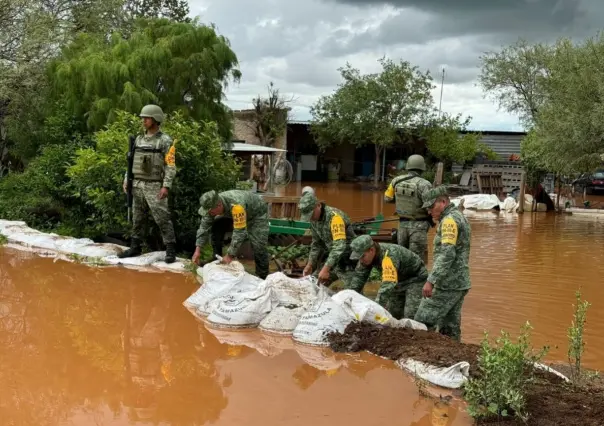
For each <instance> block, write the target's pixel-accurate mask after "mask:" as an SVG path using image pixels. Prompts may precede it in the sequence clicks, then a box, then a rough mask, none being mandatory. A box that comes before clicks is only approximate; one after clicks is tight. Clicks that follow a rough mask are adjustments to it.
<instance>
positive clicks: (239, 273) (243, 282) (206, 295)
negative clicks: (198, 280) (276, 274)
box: [184, 261, 262, 316]
mask: <svg viewBox="0 0 604 426" xmlns="http://www.w3.org/2000/svg"><path fill="white" fill-rule="evenodd" d="M197 273H198V274H199V275H200V276H202V277H203V285H202V286H201V287H200V288H199V290H197V291H196V292H195V293H194V294H193V295H191V296H190V297H189V298H188V299H187V300H185V302H184V305H185V306H186V307H187V308H189V309H195V310H196V312H197V314H198V315H201V316H207V315H209V314H210V313H211V312H212V310H213V309H214V308H215V306H209V303H210V302H211V301H213V300H215V299H217V298H219V297H222V296H226V295H228V294H233V293H241V292H248V291H251V290H254V289H256V288H257V287H258V286H259V285H260V283H262V280H261V279H260V278H258V277H255V276H253V275H251V274H248V273H247V272H245V269H244V268H243V265H242V264H241V263H239V262H232V263H230V264H229V265H224V264H220V263H218V262H217V261H216V262H212V263H207V264H206V265H204V267H203V268H200V269H198V270H197Z"/></svg>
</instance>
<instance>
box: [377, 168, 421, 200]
mask: <svg viewBox="0 0 604 426" xmlns="http://www.w3.org/2000/svg"><path fill="white" fill-rule="evenodd" d="M409 176H413V178H419V179H418V184H417V185H418V189H419V194H418V196H419V197H420V200H423V195H424V194H425V192H426V191H429V190H431V189H432V184H431V183H430V182H429V181H427V180H426V179H424V178H422V177H421V176H420V175H419V174H418V173H416V172H413V171H410V172H409V173H407V174H404V175H400V176H395V177H394V178H393V179H392V181H391V182H390V185H388V188H387V189H386V192H384V201H386V202H387V203H394V202H395V188H396V185H397V184H398V183H399V182H400V181H401V180H403V179H406V178H407V177H409ZM413 178H412V179H413Z"/></svg>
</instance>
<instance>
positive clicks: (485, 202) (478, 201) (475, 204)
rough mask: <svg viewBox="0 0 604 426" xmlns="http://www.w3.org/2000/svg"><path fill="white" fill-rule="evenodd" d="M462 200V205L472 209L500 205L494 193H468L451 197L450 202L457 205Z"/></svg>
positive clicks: (484, 208)
mask: <svg viewBox="0 0 604 426" xmlns="http://www.w3.org/2000/svg"><path fill="white" fill-rule="evenodd" d="M461 200H463V207H464V208H466V209H474V210H492V209H494V208H495V207H501V204H500V202H499V198H498V197H497V195H495V194H470V195H462V196H461V197H455V198H451V203H453V204H454V205H455V206H459V204H460V202H461Z"/></svg>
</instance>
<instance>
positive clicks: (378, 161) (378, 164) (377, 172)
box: [373, 144, 384, 189]
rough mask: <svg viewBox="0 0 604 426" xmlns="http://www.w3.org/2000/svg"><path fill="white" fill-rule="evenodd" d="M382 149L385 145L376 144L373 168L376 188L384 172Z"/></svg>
mask: <svg viewBox="0 0 604 426" xmlns="http://www.w3.org/2000/svg"><path fill="white" fill-rule="evenodd" d="M382 149H384V147H382V146H379V145H377V144H376V145H375V165H374V169H373V187H374V188H375V189H377V188H379V183H378V182H379V181H380V176H381V173H382V158H381V157H382Z"/></svg>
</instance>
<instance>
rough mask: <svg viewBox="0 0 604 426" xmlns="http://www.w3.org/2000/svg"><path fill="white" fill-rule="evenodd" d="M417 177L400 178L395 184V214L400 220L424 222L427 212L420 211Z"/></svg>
mask: <svg viewBox="0 0 604 426" xmlns="http://www.w3.org/2000/svg"><path fill="white" fill-rule="evenodd" d="M419 179H421V178H420V177H419V176H413V177H412V178H410V179H405V178H402V179H401V180H400V181H398V182H397V183H396V184H395V187H394V194H395V205H396V214H397V215H398V216H399V217H400V218H402V219H409V220H426V219H428V212H426V210H425V209H422V204H423V201H422V199H421V196H420V194H418V189H417V187H418V180H419Z"/></svg>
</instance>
